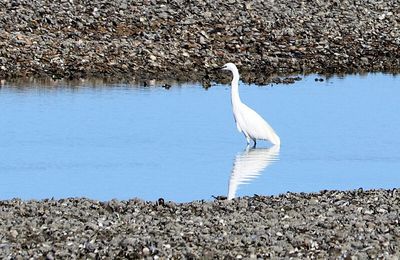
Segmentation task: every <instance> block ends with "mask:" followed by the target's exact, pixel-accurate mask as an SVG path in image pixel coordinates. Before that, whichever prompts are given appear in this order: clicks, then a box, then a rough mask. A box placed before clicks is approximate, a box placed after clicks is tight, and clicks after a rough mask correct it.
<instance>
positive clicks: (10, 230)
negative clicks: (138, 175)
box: [0, 189, 400, 259]
mask: <svg viewBox="0 0 400 260" xmlns="http://www.w3.org/2000/svg"><path fill="white" fill-rule="evenodd" d="M399 221H400V190H399V189H393V190H369V191H363V190H362V189H359V190H354V191H321V192H319V193H310V194H306V193H300V194H295V193H286V194H282V195H279V196H254V197H245V198H237V199H234V200H231V201H228V200H215V201H211V202H206V201H193V202H191V203H183V204H178V203H174V202H166V201H165V202H164V200H163V199H159V200H158V201H157V202H145V201H142V200H139V199H132V200H129V201H118V200H111V201H107V202H100V201H95V200H89V199H84V198H80V199H74V198H71V199H62V200H53V199H49V200H42V201H22V200H19V199H13V200H8V201H0V256H1V258H2V259H28V258H31V257H33V258H35V259H38V258H39V259H40V258H47V259H60V258H85V259H115V258H117V259H118V258H130V259H138V258H148V259H167V258H168V259H169V258H174V259H180V258H186V259H193V258H195V259H197V258H202V259H232V258H236V259H240V258H245V259H249V258H250V259H265V258H275V259H276V258H289V257H292V258H306V257H307V258H314V257H315V258H316V257H318V258H325V259H326V258H338V259H367V258H374V259H376V258H384V259H397V258H398V257H400V253H399V252H400V223H399ZM396 257H397V258H396Z"/></svg>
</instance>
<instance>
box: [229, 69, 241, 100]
mask: <svg viewBox="0 0 400 260" xmlns="http://www.w3.org/2000/svg"><path fill="white" fill-rule="evenodd" d="M232 72H233V80H232V89H231V98H232V104H240V103H241V100H240V97H239V71H238V70H237V69H236V68H235V70H234V71H232Z"/></svg>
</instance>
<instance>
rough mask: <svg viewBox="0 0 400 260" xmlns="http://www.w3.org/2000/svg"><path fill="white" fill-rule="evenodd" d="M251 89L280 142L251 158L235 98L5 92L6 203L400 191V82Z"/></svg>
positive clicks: (195, 88) (180, 91)
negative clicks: (239, 127)
mask: <svg viewBox="0 0 400 260" xmlns="http://www.w3.org/2000/svg"><path fill="white" fill-rule="evenodd" d="M314 78H315V76H313V75H311V76H308V77H305V78H304V79H303V80H301V81H299V82H296V83H295V84H292V85H277V86H276V85H274V86H272V87H271V86H263V87H260V86H255V85H246V84H241V85H240V93H241V97H242V101H243V102H245V103H247V104H248V105H249V106H250V107H252V108H253V109H255V110H256V111H258V112H259V113H260V114H261V115H262V116H263V117H264V118H265V119H267V121H268V122H269V123H270V124H271V125H272V127H273V128H274V129H275V130H276V132H277V133H278V134H279V135H280V137H281V141H282V145H281V147H273V146H272V147H271V146H270V145H269V144H267V143H265V142H260V143H259V144H258V146H259V148H260V149H256V150H252V149H246V141H245V139H244V137H243V136H242V134H240V133H238V132H237V130H236V127H235V124H234V122H233V116H232V112H231V107H230V106H231V104H230V88H229V87H228V86H226V85H216V86H214V87H212V88H210V89H208V90H204V89H203V88H201V87H200V86H199V85H196V84H184V85H176V84H175V85H173V86H172V87H171V88H170V89H169V90H166V89H164V88H160V87H147V88H143V87H137V86H132V85H123V84H121V85H118V84H114V85H109V86H95V87H94V86H90V85H89V86H75V87H71V86H69V87H41V86H26V87H18V88H17V87H15V86H9V85H6V86H3V87H2V88H1V89H0V111H1V116H0V178H1V181H0V199H9V198H13V197H20V198H23V199H31V198H34V199H41V198H50V197H55V198H63V197H82V196H85V197H89V198H94V199H100V200H108V199H112V198H118V199H129V198H132V197H139V198H142V199H146V200H156V199H158V198H159V197H163V198H165V199H166V200H174V201H180V202H184V201H191V200H195V199H206V200H209V199H212V197H211V196H212V195H214V196H218V195H224V196H229V197H234V196H245V195H253V194H260V195H270V194H279V193H283V192H286V191H292V192H316V191H319V190H323V189H340V190H348V189H353V188H359V187H362V188H365V189H370V188H393V187H399V186H400V173H399V169H400V113H399V111H400V110H399V109H400V105H399V104H400V77H398V76H392V75H385V74H368V75H364V76H356V75H352V76H346V77H344V78H339V77H333V78H330V79H328V80H325V81H323V82H316V81H315V80H314Z"/></svg>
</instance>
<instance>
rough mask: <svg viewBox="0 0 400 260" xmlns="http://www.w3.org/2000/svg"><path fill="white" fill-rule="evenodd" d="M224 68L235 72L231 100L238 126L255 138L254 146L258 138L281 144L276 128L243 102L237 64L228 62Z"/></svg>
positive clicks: (247, 134) (248, 138)
mask: <svg viewBox="0 0 400 260" xmlns="http://www.w3.org/2000/svg"><path fill="white" fill-rule="evenodd" d="M222 69H223V70H229V71H231V72H232V73H233V80H232V90H231V101H232V110H233V117H234V118H235V122H236V127H237V129H238V131H239V132H242V133H243V134H244V136H245V137H246V140H247V145H249V144H250V140H253V142H254V146H253V147H255V146H256V144H257V140H267V141H270V142H271V143H273V144H275V145H280V143H281V140H280V138H279V136H278V135H277V134H276V133H275V131H274V129H272V127H271V126H270V125H269V124H268V123H267V121H265V120H264V119H263V118H262V117H261V116H260V115H259V114H257V112H256V111H254V110H253V109H251V108H250V107H248V106H247V105H246V104H244V103H242V101H241V100H240V96H239V71H238V69H237V67H236V65H235V64H233V63H227V64H225V65H224V66H223V67H222Z"/></svg>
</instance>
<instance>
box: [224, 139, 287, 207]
mask: <svg viewBox="0 0 400 260" xmlns="http://www.w3.org/2000/svg"><path fill="white" fill-rule="evenodd" d="M279 150H280V146H279V145H274V146H272V147H270V148H251V149H250V147H249V146H247V148H246V150H244V151H243V152H242V153H240V154H238V155H236V158H235V161H234V163H233V169H232V174H231V178H230V180H229V187H228V199H233V198H235V197H236V191H237V189H238V187H239V186H240V185H242V184H249V183H250V182H251V181H253V180H254V179H255V178H257V177H258V176H260V175H261V172H262V171H263V170H264V169H265V168H267V167H268V166H269V165H270V164H271V163H273V162H274V161H277V160H278V156H279Z"/></svg>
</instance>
